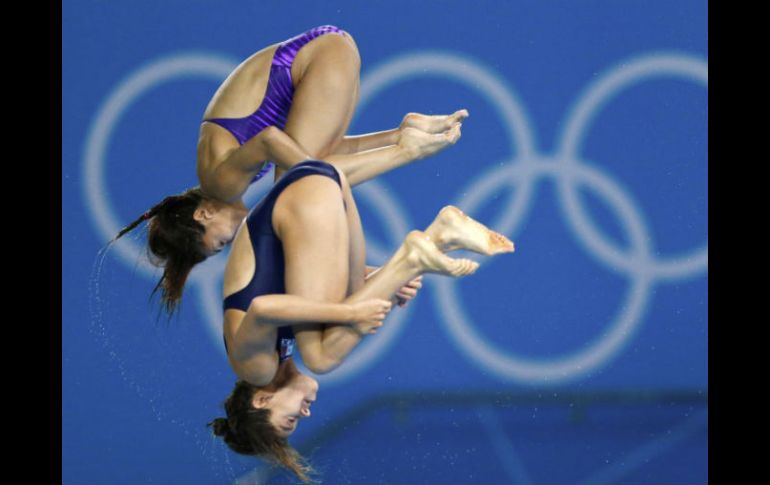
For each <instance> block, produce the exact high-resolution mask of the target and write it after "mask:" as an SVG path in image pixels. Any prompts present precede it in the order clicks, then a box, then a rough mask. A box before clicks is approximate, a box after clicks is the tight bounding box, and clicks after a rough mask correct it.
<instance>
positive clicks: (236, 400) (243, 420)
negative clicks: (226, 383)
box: [208, 380, 314, 483]
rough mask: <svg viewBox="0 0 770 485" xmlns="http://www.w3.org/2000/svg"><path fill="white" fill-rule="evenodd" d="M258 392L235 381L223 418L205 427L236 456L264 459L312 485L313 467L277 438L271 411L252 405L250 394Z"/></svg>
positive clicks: (255, 387) (244, 383) (246, 384)
mask: <svg viewBox="0 0 770 485" xmlns="http://www.w3.org/2000/svg"><path fill="white" fill-rule="evenodd" d="M260 389H262V388H260V387H257V386H252V385H251V384H249V383H248V382H246V381H240V380H239V381H238V382H236V383H235V389H233V392H232V393H231V394H230V396H229V397H228V398H227V400H226V401H225V403H224V406H225V413H226V414H227V417H226V418H216V419H214V420H213V421H212V422H210V423H208V426H210V427H211V428H212V429H213V430H214V434H215V435H217V436H220V437H221V438H222V439H223V440H224V442H225V443H226V444H227V446H229V447H230V449H231V450H233V451H235V452H236V453H240V454H242V455H253V456H259V457H261V458H265V459H267V460H269V461H271V462H273V463H275V464H277V465H280V466H283V467H285V468H286V469H288V470H290V471H292V472H294V474H295V475H297V477H298V478H299V479H300V480H302V481H303V482H305V483H312V482H313V479H312V478H311V476H310V475H311V474H313V473H314V470H313V468H312V467H311V466H310V465H309V464H308V463H307V461H306V460H305V459H304V458H303V457H302V456H301V455H300V454H299V453H298V452H297V450H295V449H294V448H292V447H291V445H290V444H289V441H288V440H287V439H286V438H283V437H281V436H279V435H278V432H277V431H276V429H275V427H274V426H273V425H272V424H270V412H271V411H270V410H269V409H257V408H255V407H254V406H253V405H252V399H253V398H254V393H255V392H257V391H258V390H260Z"/></svg>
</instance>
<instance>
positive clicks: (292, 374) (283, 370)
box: [273, 358, 302, 389]
mask: <svg viewBox="0 0 770 485" xmlns="http://www.w3.org/2000/svg"><path fill="white" fill-rule="evenodd" d="M300 375H302V374H301V373H300V372H299V370H297V366H295V365H294V359H291V358H289V359H286V360H284V361H283V362H281V364H280V365H279V366H278V370H277V371H276V373H275V377H273V386H275V388H276V389H280V388H282V387H286V386H287V385H289V383H290V382H291V381H292V380H294V379H295V378H296V377H297V376H300Z"/></svg>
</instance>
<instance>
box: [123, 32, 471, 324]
mask: <svg viewBox="0 0 770 485" xmlns="http://www.w3.org/2000/svg"><path fill="white" fill-rule="evenodd" d="M360 62H361V61H360V57H359V54H358V48H357V47H356V44H355V42H354V40H353V38H352V37H351V36H350V35H349V34H348V33H347V32H345V31H343V30H341V29H339V28H337V27H333V26H322V27H316V28H314V29H311V30H309V31H307V32H305V33H303V34H300V35H298V36H295V37H292V38H291V39H288V40H286V41H284V42H281V43H278V44H274V45H271V46H269V47H266V48H264V49H262V50H260V51H258V52H256V53H255V54H253V55H252V56H250V57H249V58H247V59H246V60H244V61H243V62H242V63H241V64H240V65H239V66H238V67H237V68H236V69H235V70H234V71H233V72H232V73H231V74H230V75H229V76H228V77H227V79H225V81H224V82H223V83H222V85H221V86H220V87H219V88H218V89H217V91H216V93H215V94H214V96H213V98H212V99H211V101H210V102H209V104H208V106H207V108H206V110H205V113H204V115H203V122H202V124H201V128H200V134H199V139H198V160H197V174H198V179H199V181H200V186H199V187H194V188H192V189H188V190H186V191H184V192H182V193H181V194H177V195H172V196H169V197H166V198H165V199H163V200H162V201H161V202H160V203H159V204H156V205H155V206H154V207H152V208H151V209H150V210H148V211H146V212H145V213H144V214H143V215H142V216H141V217H139V218H138V219H137V220H135V221H134V222H133V223H131V224H129V225H128V226H126V227H125V228H124V229H123V230H122V231H121V232H120V233H119V234H118V236H117V237H121V236H122V235H123V234H125V233H127V232H128V231H130V230H131V229H133V228H134V227H136V226H138V225H139V224H141V223H142V222H143V221H146V220H147V221H149V230H148V246H149V250H150V253H151V256H152V260H153V262H154V263H155V264H157V265H158V266H162V267H163V274H162V276H161V279H160V281H159V282H158V284H157V285H156V287H155V290H154V291H157V290H160V293H161V301H162V302H163V304H164V305H165V308H166V310H167V311H168V312H169V313H172V312H173V311H174V309H175V308H176V307H177V305H178V304H179V302H180V299H181V296H182V290H183V288H184V284H185V281H186V280H187V276H188V275H189V273H190V271H191V270H192V268H193V267H194V266H195V265H196V264H198V263H200V262H202V261H204V260H205V259H206V258H207V257H209V256H211V255H213V254H215V253H217V252H219V251H221V250H222V249H223V248H224V246H225V245H227V244H228V243H229V242H230V241H231V240H232V238H233V237H234V235H235V231H236V230H237V228H238V226H239V225H240V223H241V221H242V220H243V218H244V217H245V216H246V214H247V212H248V209H247V208H246V206H245V205H244V203H243V201H242V196H243V194H244V193H245V192H246V190H247V189H248V187H249V185H250V184H251V183H253V182H254V181H255V180H257V179H259V178H260V177H263V176H264V175H265V174H266V173H267V172H268V171H269V170H270V167H271V165H272V164H275V168H276V173H275V179H276V180H277V179H278V178H279V177H280V176H281V174H282V173H283V172H284V171H285V170H287V169H289V168H291V167H292V166H294V165H295V164H297V163H299V162H302V161H304V160H311V159H314V160H324V161H326V162H328V163H331V164H332V165H334V166H335V167H337V168H338V169H339V170H341V171H342V172H343V173H344V174H345V175H346V176H347V179H348V180H349V182H350V184H351V185H357V184H359V183H362V182H364V181H366V180H369V179H371V178H374V177H376V176H377V175H380V174H382V173H385V172H387V171H390V170H393V169H395V168H398V167H400V166H403V165H406V164H408V163H411V162H413V161H415V160H419V159H422V158H425V157H427V156H430V155H432V154H435V153H437V152H439V151H441V150H443V149H444V148H446V147H448V146H450V145H452V144H454V143H455V142H456V141H457V140H458V139H459V137H460V126H461V123H462V121H463V120H464V119H465V118H466V117H467V116H468V113H467V111H465V110H459V111H457V112H455V113H454V114H451V115H446V116H427V115H421V114H417V113H409V114H407V115H406V116H405V117H404V119H403V120H402V122H401V124H400V125H399V126H398V127H397V128H394V129H391V130H386V131H381V132H377V133H370V134H366V135H358V136H347V135H346V132H347V128H348V125H349V123H350V120H351V118H352V116H353V112H354V110H355V105H356V103H357V101H358V90H359V71H360ZM268 161H269V162H268ZM117 237H116V238H117ZM353 244H360V245H363V239H362V237H361V238H359V239H357V240H356V241H354V243H353ZM367 271H368V270H367V268H366V266H365V265H364V263H363V261H359V262H357V267H356V271H355V278H357V279H358V280H360V281H361V282H362V281H363V278H364V276H365V275H366V272H367Z"/></svg>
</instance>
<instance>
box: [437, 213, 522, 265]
mask: <svg viewBox="0 0 770 485" xmlns="http://www.w3.org/2000/svg"><path fill="white" fill-rule="evenodd" d="M425 234H427V235H428V236H430V238H431V239H433V241H435V243H436V246H438V248H439V249H440V250H441V251H444V252H446V251H454V250H456V249H467V250H469V251H473V252H476V253H481V254H484V255H486V256H492V255H495V254H499V253H512V252H513V250H514V247H513V243H512V242H511V241H510V240H509V239H508V238H507V237H505V236H503V235H502V234H500V233H498V232H495V231H492V230H490V229H489V228H488V227H487V226H485V225H484V224H482V223H480V222H478V221H476V220H474V219H472V218H471V217H469V216H467V215H466V214H464V213H463V211H461V210H460V209H458V208H457V207H455V206H452V205H448V206H446V207H444V208H443V209H441V211H440V212H439V213H438V216H436V219H435V220H434V221H433V222H432V223H431V225H430V226H428V228H427V229H426V230H425Z"/></svg>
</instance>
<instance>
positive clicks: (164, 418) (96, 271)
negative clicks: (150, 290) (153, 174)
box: [88, 231, 236, 483]
mask: <svg viewBox="0 0 770 485" xmlns="http://www.w3.org/2000/svg"><path fill="white" fill-rule="evenodd" d="M133 236H134V238H135V239H138V238H140V237H143V235H142V234H141V232H139V231H137V234H135V235H133ZM114 244H119V242H115V241H110V242H109V243H107V244H106V245H104V246H103V247H101V248H100V249H99V251H98V252H97V254H96V257H95V258H94V263H93V265H92V267H91V272H90V275H89V279H88V311H89V317H90V321H89V331H90V333H91V334H92V335H93V336H94V338H95V339H96V341H97V342H98V343H99V345H100V347H101V349H102V350H103V352H104V353H105V354H106V355H109V357H110V361H111V362H112V363H113V364H114V366H115V368H116V370H117V371H118V372H119V373H120V376H121V379H122V381H123V382H124V383H125V384H126V385H127V386H128V388H129V389H131V390H132V391H133V392H135V393H136V394H137V395H138V396H139V397H140V398H141V399H142V400H143V401H145V402H146V403H147V404H148V405H149V408H150V410H151V412H152V414H153V416H154V417H155V419H156V420H157V421H158V422H166V423H171V424H173V425H174V426H176V427H177V428H178V429H180V430H181V431H182V433H183V434H184V436H185V437H186V438H187V440H188V442H190V443H195V445H196V447H197V448H198V449H199V450H200V453H201V456H202V457H204V458H205V459H206V461H207V462H208V464H209V466H210V468H211V470H212V471H213V473H214V474H215V475H216V477H217V478H218V479H219V480H221V481H222V482H229V483H232V481H233V480H234V478H235V476H236V472H235V470H234V469H233V466H232V464H231V462H230V459H229V453H228V450H227V449H226V446H225V445H224V444H223V443H221V442H220V440H218V439H216V437H215V436H214V435H213V434H212V433H211V432H210V431H209V430H208V428H206V427H205V425H199V426H193V424H192V423H189V422H187V421H185V420H183V419H179V417H178V416H174V415H172V414H171V413H169V412H167V411H165V410H164V409H163V408H162V407H161V406H162V404H161V403H171V405H172V407H170V408H167V409H175V408H176V407H177V406H174V405H173V402H172V401H174V399H173V398H171V396H170V395H165V396H164V395H163V392H161V391H160V390H159V389H156V390H153V389H150V388H147V387H146V386H143V385H141V384H140V383H139V382H138V380H137V379H136V377H135V375H134V374H133V373H132V372H131V371H130V369H129V366H128V365H127V361H126V358H125V357H126V355H129V354H128V353H127V352H125V351H124V352H121V351H120V348H119V345H118V342H119V341H121V339H119V338H118V330H119V328H120V323H121V320H122V319H123V320H124V321H125V317H122V314H123V313H124V312H119V311H111V310H112V307H113V306H114V305H113V304H112V303H113V301H120V300H118V299H117V298H116V299H115V300H113V296H112V295H106V294H105V293H106V290H107V289H109V288H110V285H109V278H108V277H109V275H110V273H109V271H107V269H108V268H109V264H108V263H109V261H110V259H109V258H108V255H109V254H110V250H111V249H112V246H113V245H114ZM138 264H139V260H137V265H138ZM134 274H136V273H135V272H134ZM155 340H156V342H157V343H159V344H160V345H161V346H162V347H164V348H165V349H164V350H167V349H169V344H168V342H166V341H165V339H162V338H156V339H155ZM164 354H165V356H168V354H169V352H164ZM145 355H147V357H146V359H151V358H152V356H151V354H150V353H149V352H148V353H147V354H145ZM165 356H164V357H165ZM155 360H157V361H159V362H155V361H153V367H154V368H157V367H158V366H160V368H161V369H159V371H161V374H160V375H161V378H162V376H163V375H164V374H163V373H162V369H163V368H165V369H166V370H167V371H168V372H166V374H169V375H170V372H171V371H170V365H169V362H168V359H155ZM145 362H149V360H145ZM153 373H155V372H153ZM159 385H160V386H161V387H162V384H159ZM167 394H168V393H167ZM178 399H179V398H177V400H178ZM167 405H168V404H166V406H167Z"/></svg>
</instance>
